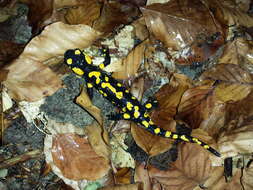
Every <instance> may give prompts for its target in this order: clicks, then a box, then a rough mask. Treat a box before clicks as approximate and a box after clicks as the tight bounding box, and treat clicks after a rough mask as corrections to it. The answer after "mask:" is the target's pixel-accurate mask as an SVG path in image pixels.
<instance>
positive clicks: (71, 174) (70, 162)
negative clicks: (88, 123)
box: [52, 134, 110, 180]
mask: <svg viewBox="0 0 253 190" xmlns="http://www.w3.org/2000/svg"><path fill="white" fill-rule="evenodd" d="M52 157H53V160H54V163H55V165H56V166H57V167H58V168H59V169H60V170H61V171H62V173H63V175H64V176H65V177H67V178H69V179H74V180H81V179H87V180H96V179H99V178H101V177H103V176H104V175H106V174H107V172H108V171H109V169H110V164H109V163H108V160H106V159H105V158H103V157H101V156H99V155H97V154H96V153H95V152H94V150H93V149H92V147H91V146H90V144H89V143H88V141H87V140H86V139H84V138H81V137H80V136H78V135H74V134H58V135H56V136H55V138H54V139H53V146H52Z"/></svg>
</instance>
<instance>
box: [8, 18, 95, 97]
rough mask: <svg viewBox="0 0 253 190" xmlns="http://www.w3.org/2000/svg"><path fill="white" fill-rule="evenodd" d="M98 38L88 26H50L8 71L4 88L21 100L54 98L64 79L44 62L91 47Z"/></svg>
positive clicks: (59, 24)
mask: <svg viewBox="0 0 253 190" xmlns="http://www.w3.org/2000/svg"><path fill="white" fill-rule="evenodd" d="M98 37H99V33H98V32H96V31H95V30H93V29H91V28H90V27H88V26H85V25H75V26H71V25H67V24H63V23H60V22H58V23H54V24H52V25H50V26H48V27H46V28H45V29H44V31H43V32H42V33H41V34H40V35H38V36H36V37H35V38H33V39H32V40H31V41H30V42H29V44H28V45H27V46H26V47H25V49H24V51H23V53H22V54H21V55H20V56H19V58H18V59H17V60H15V61H14V62H13V63H12V64H10V65H9V66H7V67H6V68H5V69H6V70H9V73H8V77H7V80H6V81H4V85H5V86H6V87H7V88H8V89H9V90H10V91H11V94H12V96H13V98H15V99H17V100H19V101H21V100H26V101H37V100H40V99H41V98H43V97H45V96H49V95H52V94H53V93H54V92H55V91H56V90H58V89H59V88H60V87H61V80H60V79H59V78H58V76H56V75H55V74H54V73H53V72H52V71H51V70H50V69H49V68H47V67H46V66H45V65H43V63H45V62H46V61H48V60H50V59H55V58H57V57H59V56H62V55H63V54H64V52H65V51H66V50H67V49H69V48H75V47H88V46H89V45H90V44H91V43H92V42H93V41H94V40H96V39H97V38H98Z"/></svg>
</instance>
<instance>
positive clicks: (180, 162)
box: [148, 143, 212, 190]
mask: <svg viewBox="0 0 253 190" xmlns="http://www.w3.org/2000/svg"><path fill="white" fill-rule="evenodd" d="M180 148H181V149H180V151H179V157H178V159H177V161H176V162H175V163H173V164H172V166H171V169H168V170H167V171H160V170H158V169H156V168H153V167H151V168H149V169H148V171H149V176H150V178H152V179H153V180H156V182H157V183H159V184H161V185H162V186H163V187H164V189H166V190H167V189H168V190H169V189H173V190H177V189H178V190H189V189H193V188H194V187H196V186H198V185H200V184H202V183H203V182H204V181H205V180H206V179H207V178H208V177H209V175H210V172H211V169H212V167H211V161H210V160H209V153H208V152H207V151H205V150H203V149H202V148H201V147H199V146H198V145H195V144H190V143H187V144H184V145H180Z"/></svg>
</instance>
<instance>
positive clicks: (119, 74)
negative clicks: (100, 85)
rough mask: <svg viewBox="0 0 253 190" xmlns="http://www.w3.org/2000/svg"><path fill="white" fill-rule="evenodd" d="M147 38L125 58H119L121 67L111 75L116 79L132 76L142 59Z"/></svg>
mask: <svg viewBox="0 0 253 190" xmlns="http://www.w3.org/2000/svg"><path fill="white" fill-rule="evenodd" d="M147 43H148V40H145V41H143V42H142V43H141V44H139V45H138V46H136V47H135V48H134V49H133V50H132V51H131V52H130V53H129V54H128V55H127V57H126V58H124V59H122V60H120V65H121V68H120V69H119V71H116V72H114V73H113V75H112V76H113V77H114V78H116V79H127V78H129V77H132V76H134V75H135V74H136V73H137V71H138V69H139V66H140V64H141V62H142V61H143V59H144V51H145V49H146V44H147Z"/></svg>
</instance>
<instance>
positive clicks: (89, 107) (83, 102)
mask: <svg viewBox="0 0 253 190" xmlns="http://www.w3.org/2000/svg"><path fill="white" fill-rule="evenodd" d="M76 103H77V104H79V105H80V106H82V107H83V108H84V109H85V110H86V111H88V112H89V113H90V114H91V115H92V116H93V117H94V118H95V119H96V120H97V122H98V123H99V124H100V125H101V126H102V125H103V118H102V115H101V110H100V109H99V108H98V107H96V106H94V105H93V104H92V102H91V100H90V98H89V96H88V94H87V93H86V92H85V91H84V90H82V91H81V94H80V95H79V96H78V97H77V98H76Z"/></svg>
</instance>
